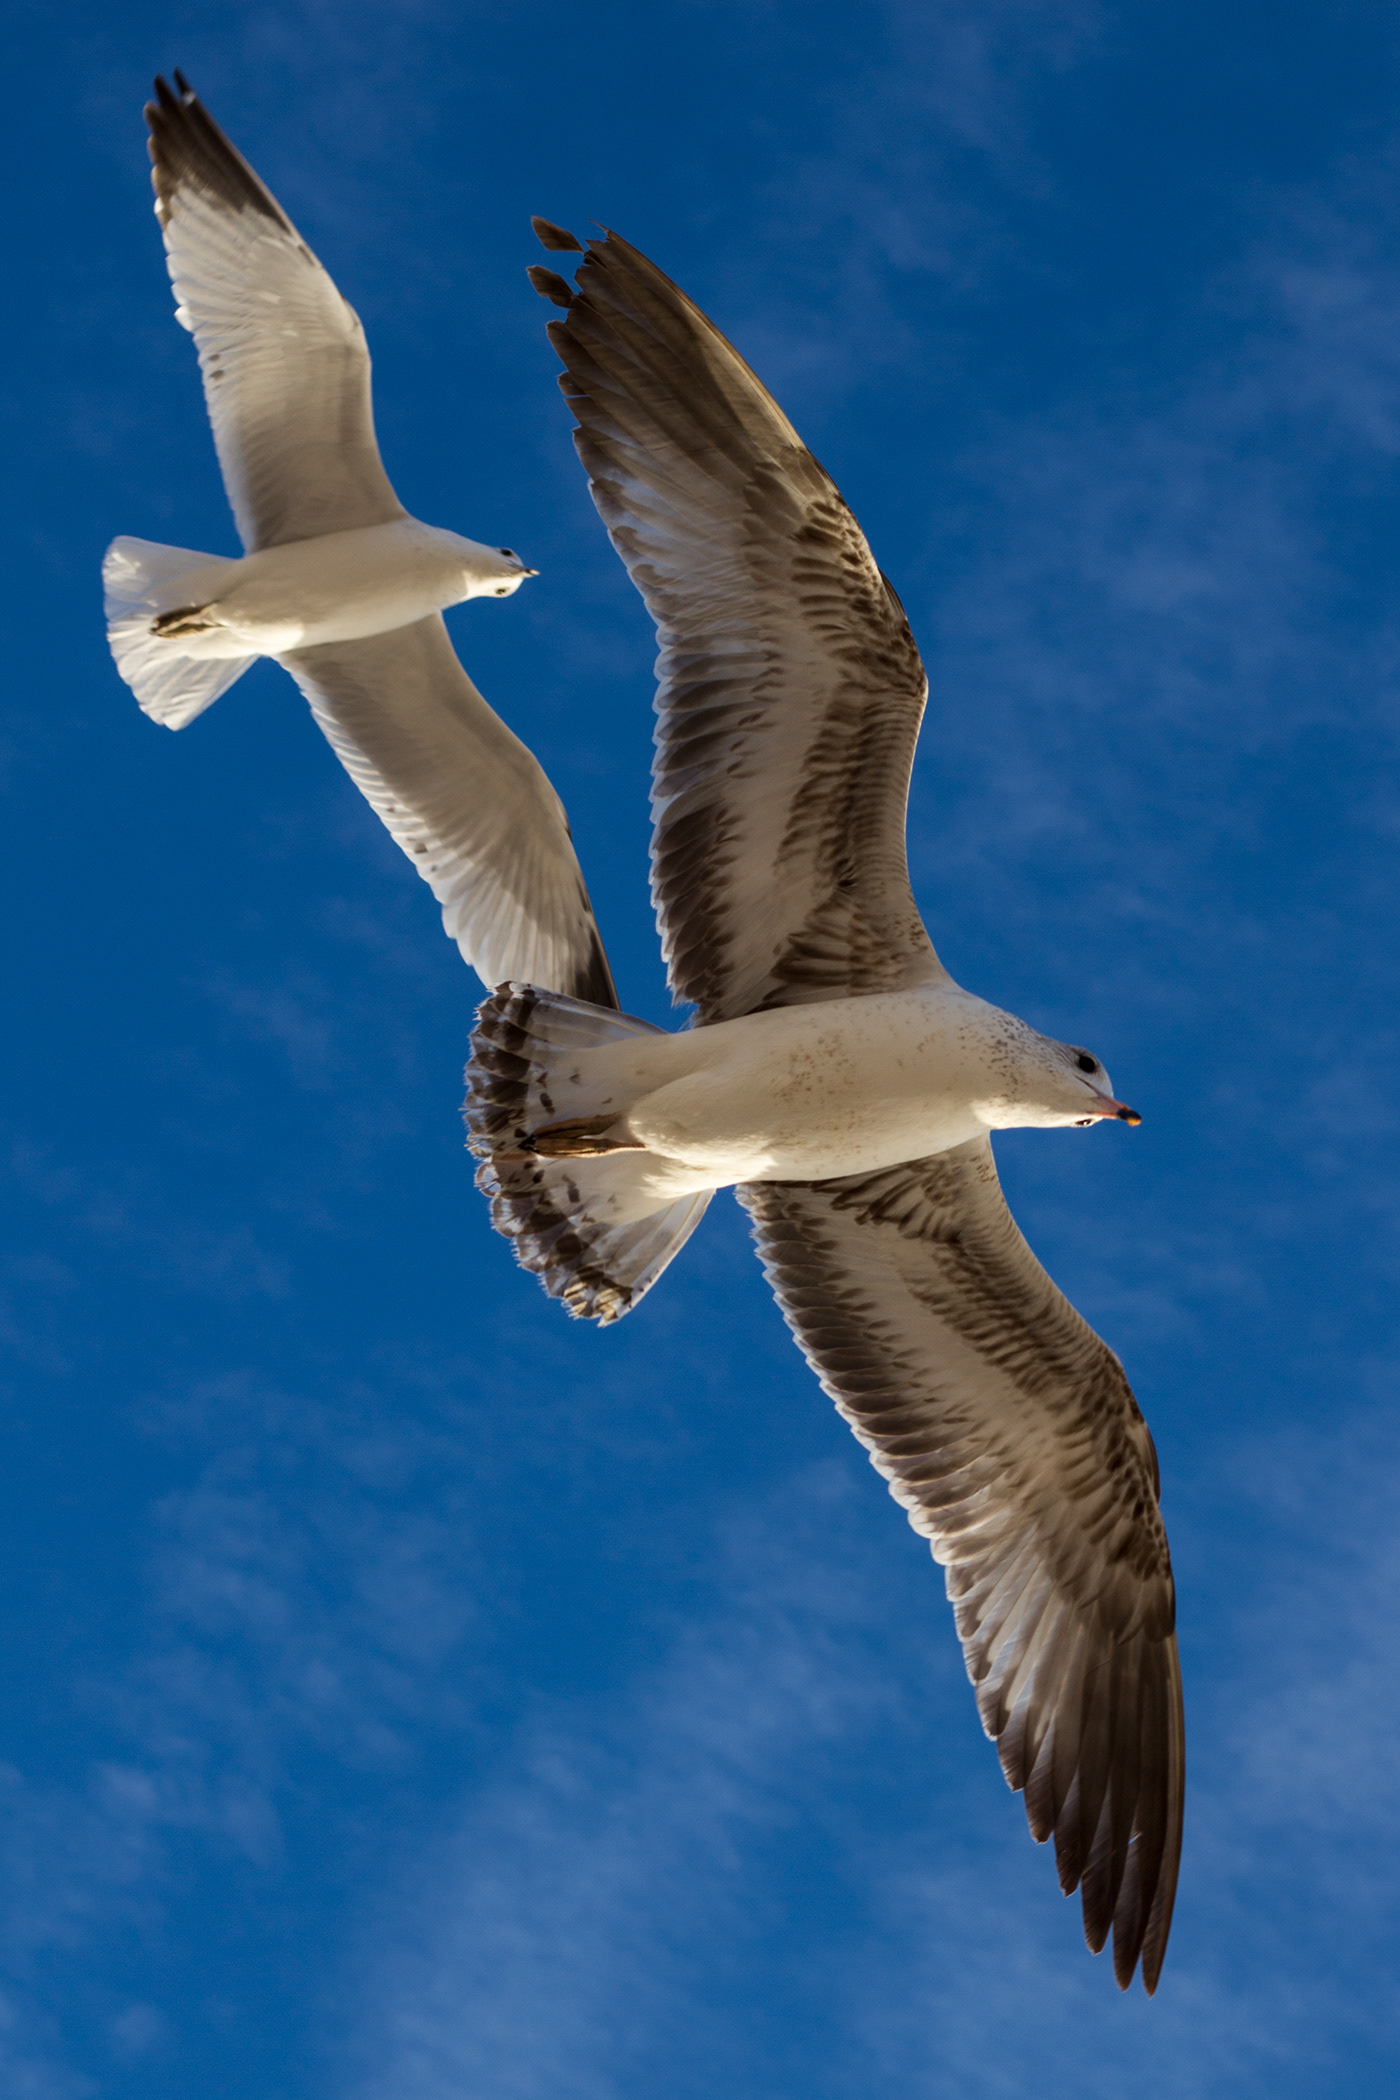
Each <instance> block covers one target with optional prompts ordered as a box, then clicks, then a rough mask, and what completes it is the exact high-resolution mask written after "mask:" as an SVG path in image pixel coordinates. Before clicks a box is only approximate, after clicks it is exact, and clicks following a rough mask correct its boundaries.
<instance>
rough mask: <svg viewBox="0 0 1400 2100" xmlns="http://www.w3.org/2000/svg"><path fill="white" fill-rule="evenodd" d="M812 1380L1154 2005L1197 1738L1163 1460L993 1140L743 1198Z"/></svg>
mask: <svg viewBox="0 0 1400 2100" xmlns="http://www.w3.org/2000/svg"><path fill="white" fill-rule="evenodd" d="M739 1194H740V1198H741V1200H742V1202H743V1203H744V1205H745V1207H746V1209H747V1210H748V1212H749V1215H750V1217H751V1218H752V1220H753V1228H754V1236H755V1239H756V1241H757V1243H758V1250H759V1255H760V1257H761V1259H762V1262H763V1266H764V1269H765V1271H766V1273H767V1276H768V1279H769V1281H770V1283H771V1284H772V1286H773V1289H774V1291H775V1293H776V1295H777V1299H778V1303H779V1305H780V1306H781V1307H782V1310H783V1315H784V1317H785V1318H786V1320H787V1323H788V1325H789V1326H790V1327H791V1329H792V1331H793V1333H794V1335H795V1336H796V1337H797V1340H798V1343H799V1345H800V1346H801V1348H802V1351H803V1354H804V1355H805V1356H806V1358H807V1361H808V1362H809V1363H810V1365H811V1366H812V1369H813V1370H814V1371H815V1372H816V1374H817V1376H818V1378H819V1379H820V1380H821V1383H822V1385H823V1387H824V1388H825V1390H826V1391H827V1392H828V1393H829V1394H830V1396H831V1398H832V1399H833V1400H834V1401H835V1403H836V1405H837V1407H838V1408H839V1410H840V1412H841V1413H842V1415H844V1417H845V1419H846V1420H847V1422H849V1424H850V1425H851V1428H852V1429H853V1430H854V1431H855V1433H856V1435H857V1436H858V1437H859V1438H860V1441H861V1442H862V1443H863V1444H864V1446H865V1448H866V1450H867V1451H868V1452H869V1454H870V1458H871V1462H872V1464H873V1465H874V1466H875V1467H876V1468H877V1470H878V1471H879V1472H880V1473H882V1474H883V1475H884V1478H885V1480H886V1481H887V1482H888V1483H889V1487H890V1492H891V1493H892V1494H893V1495H894V1497H895V1499H896V1501H898V1502H900V1503H901V1504H902V1505H903V1507H904V1509H905V1510H906V1512H907V1513H908V1517H909V1521H910V1523H911V1524H912V1525H913V1526H914V1529H915V1530H916V1531H918V1532H920V1533H922V1535H923V1536H924V1537H925V1538H927V1539H928V1541H929V1543H930V1545H931V1546H932V1548H933V1554H934V1558H935V1559H936V1560H938V1561H940V1562H942V1564H943V1566H944V1567H945V1569H946V1571H947V1586H948V1594H949V1597H950V1598H951V1599H952V1603H953V1610H954V1614H955V1616H956V1619H957V1627H958V1632H959V1634H960V1636H961V1638H962V1644H963V1653H964V1656H965V1658H966V1661H967V1669H968V1675H969V1676H970V1677H971V1679H972V1682H973V1684H974V1685H975V1686H976V1690H977V1704H978V1709H979V1711H980V1713H981V1716H982V1724H983V1726H984V1728H985V1729H986V1731H987V1734H988V1735H989V1736H991V1737H992V1738H993V1739H994V1740H995V1742H996V1744H997V1748H998V1751H999V1753H1000V1756H1001V1763H1002V1769H1003V1771H1004V1772H1005V1774H1006V1777H1007V1780H1008V1782H1009V1783H1010V1785H1012V1786H1013V1787H1017V1788H1024V1790H1025V1797H1026V1813H1027V1816H1028V1818H1029V1821H1030V1826H1031V1830H1032V1833H1033V1834H1034V1836H1035V1837H1036V1838H1037V1839H1038V1840H1044V1839H1045V1838H1047V1837H1049V1836H1050V1835H1051V1833H1052V1832H1053V1834H1054V1839H1055V1854H1056V1860H1057V1864H1058V1867H1059V1874H1060V1885H1061V1887H1062V1888H1063V1889H1064V1890H1065V1892H1066V1893H1068V1892H1069V1891H1070V1890H1072V1889H1074V1888H1075V1887H1077V1886H1079V1885H1080V1884H1081V1883H1082V1887H1083V1905H1084V1930H1085V1937H1086V1938H1087V1940H1088V1942H1089V1945H1090V1947H1091V1948H1092V1949H1093V1950H1094V1952H1095V1953H1097V1952H1098V1950H1099V1949H1100V1948H1101V1947H1102V1946H1103V1944H1104V1941H1105V1939H1106V1938H1107V1936H1108V1932H1109V1929H1110V1927H1111V1928H1112V1931H1113V1965H1114V1973H1115V1974H1116V1976H1117V1978H1118V1982H1119V1984H1120V1985H1121V1986H1122V1987H1123V1988H1124V1989H1126V1988H1127V1986H1128V1985H1129V1983H1130V1982H1131V1981H1132V1977H1133V1970H1134V1968H1135V1966H1136V1964H1137V1961H1138V1959H1139V1956H1140V1957H1141V1960H1142V1975H1143V1982H1144V1984H1145V1985H1146V1987H1147V1989H1148V1991H1149V1992H1151V1991H1153V1990H1155V1988H1156V1985H1157V1978H1158V1975H1159V1973H1160V1971H1161V1966H1162V1957H1163V1954H1164V1953H1165V1951H1166V1944H1167V1934H1168V1932H1169V1930H1170V1927H1171V1915H1172V1903H1173V1899H1174V1896H1175V1893H1176V1877H1177V1864H1178V1860H1179V1856H1180V1850H1181V1819H1182V1789H1183V1780H1184V1762H1185V1749H1184V1734H1183V1723H1182V1707H1181V1674H1180V1669H1179V1666H1178V1662H1177V1652H1176V1637H1175V1633H1174V1630H1173V1629H1174V1623H1175V1601H1174V1590H1173V1585H1172V1575H1171V1562H1170V1559H1169V1556H1168V1552H1167V1539H1166V1533H1165V1531H1164V1529H1163V1525H1162V1518H1161V1513H1160V1511H1159V1508H1158V1478H1157V1460H1156V1454H1155V1452H1154V1450H1153V1448H1152V1439H1151V1436H1150V1435H1149V1434H1148V1430H1147V1425H1146V1423H1145V1422H1144V1421H1143V1418H1142V1415H1141V1413H1140V1411H1139V1409H1138V1405H1137V1402H1136V1401H1135V1400H1134V1398H1133V1395H1132V1391H1131V1389H1130V1387H1129V1385H1128V1381H1127V1379H1126V1378H1125V1377H1124V1375H1123V1369H1122V1366H1121V1364H1120V1363H1119V1362H1118V1359H1117V1357H1116V1356H1114V1355H1113V1354H1112V1353H1111V1351H1110V1350H1108V1349H1107V1348H1106V1347H1105V1346H1104V1344H1103V1343H1102V1342H1101V1341H1100V1340H1099V1338H1098V1336H1097V1335H1096V1334H1095V1333H1094V1332H1093V1330H1092V1328H1090V1327H1089V1326H1088V1325H1087V1324H1086V1323H1085V1322H1084V1321H1083V1320H1082V1319H1081V1318H1080V1316H1079V1314H1078V1313H1077V1312H1076V1311H1075V1310H1074V1308H1073V1306H1072V1305H1070V1303H1069V1302H1068V1300H1067V1299H1066V1298H1065V1297H1064V1296H1063V1295H1062V1293H1061V1292H1060V1291H1059V1290H1057V1289H1056V1287H1055V1285H1054V1284H1053V1283H1052V1282H1051V1280H1050V1278H1049V1277H1048V1276H1047V1275H1046V1273H1045V1271H1044V1270H1043V1269H1042V1268H1041V1266H1040V1264H1039V1262H1038V1261H1037V1260H1036V1258H1035V1256H1034V1255H1033V1254H1032V1253H1031V1250H1030V1248H1029V1247H1028V1246H1027V1245H1026V1242H1025V1240H1024V1239H1023V1238H1022V1236H1021V1234H1020V1233H1019V1232H1018V1230H1017V1228H1016V1225H1015V1222H1014V1220H1013V1219H1012V1216H1011V1213H1010V1211H1009V1210H1008V1209H1007V1207H1006V1202H1005V1199H1004V1198H1003V1196H1002V1193H1001V1186H1000V1183H999V1182H998V1180H997V1173H996V1168H995V1166H994V1164H993V1161H992V1152H991V1146H990V1144H989V1143H988V1142H987V1140H986V1139H985V1138H981V1139H976V1140H974V1141H973V1142H972V1143H971V1144H967V1145H961V1146H959V1147H958V1148H957V1149H956V1150H955V1151H952V1152H946V1153H941V1154H939V1155H938V1156H937V1157H935V1158H932V1159H921V1160H914V1161H912V1162H910V1163H909V1164H908V1165H905V1166H899V1167H894V1168H891V1169H889V1170H888V1171H887V1172H884V1173H880V1174H871V1175H853V1176H850V1177H848V1178H846V1179H844V1180H839V1181H824V1182H814V1183H797V1182H786V1183H784V1182H772V1183H753V1184H750V1185H749V1186H747V1187H745V1188H743V1189H741V1190H740V1191H739Z"/></svg>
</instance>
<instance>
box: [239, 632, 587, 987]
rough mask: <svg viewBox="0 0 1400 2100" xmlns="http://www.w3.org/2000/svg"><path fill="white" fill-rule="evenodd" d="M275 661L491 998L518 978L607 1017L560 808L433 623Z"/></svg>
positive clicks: (303, 651) (302, 651)
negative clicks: (426, 887)
mask: <svg viewBox="0 0 1400 2100" xmlns="http://www.w3.org/2000/svg"><path fill="white" fill-rule="evenodd" d="M278 661H279V662H280V663H281V664H283V665H284V666H285V667H286V669H287V670H289V671H290V672H291V674H292V676H293V678H295V680H296V682H297V684H298V685H299V686H300V687H301V689H302V691H303V693H304V694H305V695H306V697H307V699H308V700H309V701H310V703H311V711H312V713H313V714H314V715H315V717H316V720H317V721H318V722H319V723H320V725H321V728H322V729H323V730H324V731H325V734H326V736H327V738H328V740H329V742H330V744H331V746H332V748H333V749H334V751H335V753H336V755H337V757H338V758H339V759H340V761H341V763H342V764H343V765H344V767H345V770H346V771H347V773H348V774H349V775H350V778H351V779H352V780H353V781H354V783H355V785H356V787H357V788H359V790H360V792H361V794H363V795H364V797H365V799H366V801H367V802H368V803H369V804H370V806H371V808H372V809H373V810H374V811H375V813H376V814H377V815H378V816H379V817H380V818H381V819H382V821H383V822H384V824H385V825H386V826H387V827H388V829H389V831H390V833H391V834H392V836H393V838H394V839H395V841H396V843H397V844H398V845H400V846H401V847H402V848H403V850H404V852H405V853H406V854H407V855H408V857H409V859H410V860H411V861H412V862H413V864H414V866H415V867H416V868H417V870H418V872H419V874H420V875H421V876H422V877H423V880H424V881H425V882H426V883H427V884H428V885H429V887H430V888H431V890H432V892H433V895H434V896H435V897H436V898H437V900H438V902H439V903H440V904H441V906H442V919H443V924H444V926H445V927H446V929H447V932H448V934H449V936H450V938H451V939H453V940H455V941H456V943H457V945H458V947H459V948H460V949H461V951H462V954H463V956H464V957H465V958H466V960H467V961H468V962H469V963H470V964H471V966H472V968H473V969H474V970H476V972H477V973H478V975H479V976H480V977H481V978H482V980H483V981H484V983H485V984H486V985H487V986H488V988H489V987H491V986H494V985H498V984H501V983H504V982H505V981H506V980H508V979H514V980H518V981H520V982H522V983H526V984H537V985H541V986H543V987H544V988H545V989H546V990H548V991H555V992H567V993H568V994H569V995H570V996H571V997H573V998H575V999H588V1000H591V1001H592V1002H593V1004H594V1005H595V1006H611V1007H616V1005H617V1003H618V1000H617V992H616V990H615V988H614V985H613V980H612V972H611V971H610V970H609V968H608V962H607V957H606V955H605V954H604V952H603V944H602V941H601V939H600V938H599V934H598V928H597V925H596V924H595V922H594V918H593V907H592V905H591V904H590V903H589V901H588V891H587V889H586V888H585V887H584V881H583V876H582V874H581V872H580V870H579V865H578V860H577V858H576V857H575V854H574V849H573V844H572V841H571V839H570V836H569V825H568V819H567V818H566V817H565V814H564V808H563V804H562V803H561V802H560V800H559V797H558V796H557V795H556V794H555V792H554V789H553V788H552V787H551V786H550V784H549V780H548V778H547V777H546V775H545V772H544V770H543V768H542V767H541V766H540V764H539V761H538V760H537V759H536V758H535V757H534V755H533V753H532V752H531V751H529V750H528V749H527V747H526V746H525V745H524V744H522V743H521V741H520V739H519V737H517V736H515V735H513V734H512V732H511V731H510V730H509V729H507V727H506V725H505V723H504V722H503V721H502V720H501V719H500V716H499V715H497V714H495V713H494V712H493V710H492V709H491V708H490V707H488V706H487V704H486V702H485V700H483V699H482V697H481V694H480V693H479V692H478V691H477V689H476V687H475V686H474V685H473V684H472V682H471V680H470V678H468V676H467V674H466V672H465V671H464V670H463V669H462V666H461V664H460V663H459V661H458V659H457V653H456V651H455V650H454V648H453V647H452V642H451V638H450V636H449V635H448V632H447V628H446V626H445V625H444V623H443V620H442V617H441V615H440V614H438V613H433V614H432V615H431V616H430V617H429V618H428V619H426V620H418V621H415V622H414V624H413V625H412V626H409V627H399V628H396V629H394V630H393V631H392V632H391V633H389V634H377V635H372V636H370V637H369V638H368V639H367V640H364V641H356V642H327V643H323V644H322V645H321V647H319V648H316V649H298V650H295V651H292V652H290V653H289V654H287V655H285V656H282V657H279V659H278Z"/></svg>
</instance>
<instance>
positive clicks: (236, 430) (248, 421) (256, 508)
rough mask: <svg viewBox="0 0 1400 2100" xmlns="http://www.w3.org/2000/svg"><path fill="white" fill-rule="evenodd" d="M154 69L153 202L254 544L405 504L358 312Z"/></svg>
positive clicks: (218, 441) (201, 116)
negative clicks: (379, 419)
mask: <svg viewBox="0 0 1400 2100" xmlns="http://www.w3.org/2000/svg"><path fill="white" fill-rule="evenodd" d="M175 80H176V86H177V88H178V90H179V92H178V93H172V91H171V90H170V88H168V87H167V86H166V84H165V82H164V81H163V80H158V81H157V82H156V100H155V101H154V102H153V103H151V104H150V106H149V107H148V109H147V111H146V120H147V122H148V124H149V125H150V131H151V138H150V147H151V163H152V181H153V182H154V184H155V192H156V212H157V215H158V217H159V219H160V224H161V231H162V232H163V233H164V235H165V249H166V257H167V260H168V262H169V266H170V277H171V281H172V283H173V285H174V287H175V297H176V301H177V306H176V316H177V318H178V319H179V320H181V321H182V322H183V323H184V325H185V326H186V327H187V328H188V329H189V330H190V331H191V332H192V334H193V336H194V339H195V346H196V348H197V349H198V351H199V368H200V371H201V373H202V374H203V377H204V398H205V401H206V403H207V404H208V409H209V420H210V422H211V423H212V424H213V426H214V443H215V445H216V447H217V448H218V454H219V465H220V467H221V469H222V470H223V477H224V487H225V488H226V489H227V491H228V499H229V502H230V503H231V504H232V506H233V514H234V517H235V519H236V520H237V524H238V531H239V535H240V537H241V539H242V541H243V544H244V546H245V547H246V548H247V549H248V551H249V552H250V553H251V552H253V551H255V550H256V549H257V548H259V547H280V546H283V545H285V544H286V543H287V542H288V541H290V540H308V539H314V538H316V537H317V535H318V534H320V533H323V532H348V531H350V530H351V529H352V528H353V527H356V526H360V525H383V524H387V523H388V522H389V521H390V520H391V519H393V518H401V517H403V516H404V514H405V513H404V508H403V505H402V504H401V503H400V502H399V499H398V497H397V496H396V495H395V494H394V491H393V488H392V487H391V485H390V482H389V477H388V475H387V474H386V473H385V472H384V468H383V465H382V464H381V462H380V458H379V447H378V444H377V443H376V442H375V436H374V415H373V410H372V407H371V402H370V364H369V351H368V349H367V347H366V345H365V333H364V330H363V328H361V326H360V323H359V318H358V316H357V315H356V314H355V312H354V310H353V308H352V307H350V306H348V305H347V304H346V302H345V300H344V299H342V298H341V296H340V293H339V292H338V291H337V290H336V288H335V286H334V284H333V283H332V282H331V280H330V278H329V277H328V276H327V274H326V272H325V271H324V270H323V269H322V267H321V265H320V263H319V262H317V260H316V258H315V256H314V255H313V254H312V253H311V250H310V249H309V248H308V247H307V245H306V243H305V241H303V240H302V238H301V236H300V234H299V233H298V232H297V230H296V228H295V226H293V224H292V222H291V220H290V219H289V218H288V217H287V215H286V213H285V212H284V211H283V210H282V208H281V206H280V205H279V204H278V203H277V200H276V199H275V198H274V197H273V196H272V195H271V194H270V192H269V191H268V190H267V189H265V188H264V186H263V184H262V183H261V182H260V181H259V180H258V178H257V176H256V175H255V174H254V173H253V170H252V169H251V168H250V167H249V166H248V163H247V162H246V161H245V160H244V159H243V156H242V155H241V154H240V153H239V152H238V151H237V150H236V148H235V147H234V146H232V145H231V144H230V142H229V141H228V139H226V138H225V137H224V134H223V133H222V131H220V129H219V127H218V125H217V124H216V123H215V122H214V120H213V118H212V117H211V116H210V115H209V113H208V112H207V110H205V109H204V107H203V105H202V104H201V103H200V101H199V99H198V97H197V96H196V95H194V94H193V93H192V92H191V91H190V89H189V88H188V87H187V86H186V85H185V83H184V81H183V80H182V78H181V76H180V75H179V74H178V73H177V74H176V76H175Z"/></svg>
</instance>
